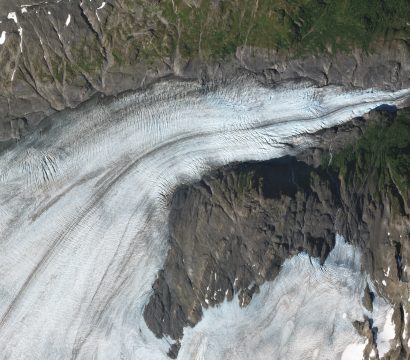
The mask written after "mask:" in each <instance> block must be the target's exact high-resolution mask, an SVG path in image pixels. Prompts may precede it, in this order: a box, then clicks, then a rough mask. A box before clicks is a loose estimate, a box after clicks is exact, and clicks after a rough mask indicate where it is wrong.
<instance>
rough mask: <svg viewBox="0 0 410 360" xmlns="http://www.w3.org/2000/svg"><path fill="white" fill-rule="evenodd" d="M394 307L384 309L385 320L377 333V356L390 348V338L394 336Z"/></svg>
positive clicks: (385, 352)
mask: <svg viewBox="0 0 410 360" xmlns="http://www.w3.org/2000/svg"><path fill="white" fill-rule="evenodd" d="M393 313H394V309H393V308H389V309H388V310H387V311H385V316H386V317H385V321H384V325H383V326H382V327H379V329H381V331H379V332H378V334H377V348H378V350H379V356H380V357H383V356H384V355H385V354H387V352H388V351H389V350H390V348H391V340H393V339H394V338H395V336H396V329H395V327H396V325H395V324H394V321H393Z"/></svg>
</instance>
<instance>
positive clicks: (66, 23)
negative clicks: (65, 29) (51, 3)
mask: <svg viewBox="0 0 410 360" xmlns="http://www.w3.org/2000/svg"><path fill="white" fill-rule="evenodd" d="M70 22H71V15H70V14H68V16H67V20H66V21H65V26H68V25H70Z"/></svg>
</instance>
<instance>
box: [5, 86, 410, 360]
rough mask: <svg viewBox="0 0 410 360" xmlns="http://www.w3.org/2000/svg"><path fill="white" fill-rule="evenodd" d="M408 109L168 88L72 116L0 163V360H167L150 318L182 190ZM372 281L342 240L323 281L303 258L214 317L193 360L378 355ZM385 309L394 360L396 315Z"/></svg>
mask: <svg viewBox="0 0 410 360" xmlns="http://www.w3.org/2000/svg"><path fill="white" fill-rule="evenodd" d="M408 95H410V90H402V91H398V92H382V91H372V90H369V91H350V92H346V91H343V90H342V89H341V88H337V87H324V88H315V87H313V86H310V85H309V84H298V85H296V84H293V85H292V84H289V85H286V86H283V87H281V88H267V87H263V86H261V85H259V84H258V83H256V82H255V81H252V80H249V79H239V80H238V81H236V82H234V83H231V84H230V85H226V86H224V85H221V86H216V87H215V88H213V89H204V88H202V87H201V86H200V85H198V84H197V83H190V82H176V81H167V82H164V83H159V84H156V85H155V86H153V87H152V88H150V89H148V90H146V91H145V92H139V93H135V94H132V95H126V96H123V97H120V98H117V99H110V100H108V99H102V100H94V101H91V102H89V103H88V104H86V105H85V106H83V107H81V108H80V109H78V110H75V111H70V112H63V113H60V114H58V115H57V116H55V117H54V118H53V119H52V121H50V124H49V125H45V126H43V128H42V129H40V130H38V131H37V132H35V133H33V134H32V135H30V136H29V137H27V138H25V139H24V140H22V141H19V142H18V143H16V144H15V145H14V146H12V147H11V148H10V149H9V150H7V151H6V152H3V153H2V154H0V171H1V173H0V349H2V353H1V354H0V357H1V358H4V359H164V358H166V352H167V351H168V348H169V343H170V340H169V339H156V338H155V336H154V335H153V334H152V333H151V332H150V331H149V330H148V328H147V327H146V325H145V322H144V320H143V317H142V312H143V307H144V305H145V303H146V302H147V300H148V298H149V296H150V291H151V284H152V282H153V281H154V279H155V276H156V272H157V270H158V269H160V268H161V266H162V263H163V260H164V258H165V255H166V250H167V215H168V208H167V202H168V199H169V196H170V194H172V191H173V190H174V189H175V187H176V186H178V184H180V183H182V182H189V181H192V180H194V179H198V178H199V177H200V176H201V174H203V173H204V172H205V171H207V170H209V169H211V168H213V167H216V166H220V165H224V164H227V163H229V162H233V161H245V160H265V159H270V158H274V157H278V156H282V155H285V154H287V153H289V152H290V151H291V149H290V147H289V144H292V145H293V146H294V147H301V148H303V146H306V140H305V139H304V136H303V134H306V133H309V132H314V131H317V130H319V129H321V128H323V127H330V126H333V125H336V124H339V123H342V122H346V121H348V120H350V119H351V118H353V117H355V116H359V115H362V114H364V113H365V112H367V111H369V110H370V109H372V108H375V107H377V106H379V105H381V104H391V105H394V104H395V105H397V106H400V104H401V102H402V101H403V100H404V99H405V98H406V96H408ZM366 279H367V276H366V274H363V273H361V272H360V254H358V253H357V251H355V249H354V248H352V246H350V245H346V244H345V243H344V241H343V239H338V241H337V246H336V248H335V249H334V250H333V252H332V253H331V255H330V257H329V258H328V260H327V261H326V263H325V265H324V266H323V267H320V266H319V264H318V263H317V262H315V261H314V260H313V261H310V260H309V259H308V258H307V257H306V256H304V255H300V256H297V257H295V258H292V259H290V260H288V261H287V262H286V263H285V264H284V266H283V270H282V271H281V273H280V274H279V276H278V278H277V279H276V280H275V281H274V282H272V283H269V284H265V285H264V286H263V287H262V289H261V293H260V294H258V295H257V296H255V297H254V299H253V300H252V302H251V304H250V305H249V306H248V308H246V309H240V308H239V305H238V302H237V300H236V299H235V300H234V301H232V302H230V303H228V302H225V303H224V304H222V305H221V306H220V307H218V308H214V309H210V310H208V311H206V312H205V316H204V319H203V321H201V322H200V323H199V324H198V326H196V327H195V328H193V329H186V331H185V336H184V339H183V342H182V347H181V350H180V356H179V358H181V359H212V360H213V359H218V358H220V359H227V358H231V359H240V358H243V359H248V358H250V357H252V358H259V359H266V358H272V359H284V358H291V359H298V358H300V359H306V358H327V357H329V356H330V355H329V354H333V356H336V357H337V356H339V357H343V356H344V357H345V358H346V359H350V358H351V354H354V353H358V352H360V351H362V349H363V348H364V339H362V338H361V337H360V336H359V335H358V334H357V333H356V330H355V329H354V328H353V326H352V325H351V322H352V321H354V320H355V319H362V318H363V315H364V314H366V310H365V309H364V308H363V306H362V305H361V303H360V301H361V300H360V299H361V294H362V292H363V289H364V286H365V284H366ZM376 303H377V304H378V305H377V306H375V310H374V312H375V313H374V314H372V316H373V318H375V319H376V324H377V325H378V327H379V329H384V328H386V332H385V335H384V336H383V335H382V334H380V336H379V338H378V341H380V344H381V345H382V344H383V346H384V347H385V348H387V350H388V348H389V338H390V337H391V336H392V334H391V331H389V321H390V319H389V316H391V312H390V310H389V304H386V303H385V302H384V301H383V300H382V299H377V301H376ZM389 314H390V315H389ZM393 335H394V334H393ZM296 340H297V341H296ZM387 350H386V351H387Z"/></svg>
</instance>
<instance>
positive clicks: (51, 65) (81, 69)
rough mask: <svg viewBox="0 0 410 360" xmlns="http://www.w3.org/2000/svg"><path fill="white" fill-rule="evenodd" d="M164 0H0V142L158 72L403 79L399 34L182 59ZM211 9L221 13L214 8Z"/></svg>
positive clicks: (402, 83)
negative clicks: (361, 43)
mask: <svg viewBox="0 0 410 360" xmlns="http://www.w3.org/2000/svg"><path fill="white" fill-rule="evenodd" d="M164 3H166V2H164ZM164 3H162V2H156V1H141V2H137V1H135V2H129V1H104V2H97V1H79V0H76V1H74V0H73V1H63V2H62V1H48V2H40V3H38V2H34V1H26V2H24V4H21V2H17V3H16V2H12V1H6V0H2V1H1V2H0V11H1V13H0V21H1V25H0V36H3V38H0V39H1V40H0V42H1V44H0V69H1V70H0V112H1V116H0V141H6V140H9V139H12V138H19V137H20V136H22V135H24V134H25V133H26V132H27V131H30V129H31V128H33V127H34V126H35V125H36V124H37V123H38V122H39V121H40V120H42V119H43V118H45V117H47V116H48V115H50V114H51V113H53V112H55V111H60V110H62V109H64V108H68V107H75V106H77V105H78V104H80V103H81V102H83V101H85V100H87V99H89V98H90V97H91V96H92V95H93V94H95V93H97V92H100V93H103V94H107V95H115V94H118V93H120V92H122V91H125V90H131V89H137V88H140V87H143V86H145V85H147V84H149V83H152V82H154V81H156V80H158V79H160V78H163V77H165V76H179V77H182V78H189V79H198V80H200V81H214V80H217V81H220V80H224V79H229V78H231V77H233V76H236V75H237V73H238V72H239V71H243V70H244V69H245V70H247V71H251V72H254V73H257V74H258V75H259V76H260V78H261V79H262V80H263V81H266V82H267V83H277V82H280V81H284V80H290V79H301V78H304V79H310V80H312V81H314V82H316V83H317V84H318V85H321V86H323V85H327V84H343V85H346V86H357V87H386V88H395V89H397V88H405V87H409V86H410V61H409V59H410V57H409V48H408V43H407V42H406V36H405V35H400V36H399V35H398V36H396V37H395V38H393V39H392V40H391V41H390V40H389V41H386V43H383V44H380V45H378V46H376V47H374V48H372V49H371V51H370V52H369V53H367V52H366V51H364V50H353V51H349V52H347V53H342V52H335V53H332V52H327V53H322V55H320V56H318V55H309V54H306V55H303V56H302V55H298V56H296V55H295V54H293V53H292V51H289V52H285V51H281V52H278V51H277V50H276V49H273V48H269V47H267V48H262V47H258V46H257V44H254V45H252V46H249V45H243V46H238V47H236V52H235V51H233V52H232V53H230V54H228V55H226V56H225V57H224V59H223V61H221V60H218V59H216V58H212V57H210V56H205V55H203V54H202V53H203V51H201V49H197V52H198V54H197V55H196V56H195V57H194V56H189V54H185V53H183V52H182V49H180V48H179V47H178V44H177V45H175V44H176V43H177V42H178V39H179V36H180V33H179V31H180V29H179V26H178V23H177V21H176V20H175V21H174V22H173V23H172V22H171V20H170V19H171V18H172V19H173V17H172V16H173V15H172V16H171V15H169V14H168V15H169V17H167V14H165V12H166V10H167V8H166V4H165V5H164ZM188 5H189V6H197V4H196V2H195V4H188ZM164 6H165V8H164ZM181 6H182V5H181ZM231 6H233V5H231ZM168 10H169V9H168ZM174 10H175V9H174ZM215 11H216V16H221V17H223V15H221V14H220V13H219V12H221V11H222V10H218V9H217V10H215ZM260 11H262V10H260ZM195 26H197V25H195ZM194 30H195V29H192V31H194ZM185 31H186V30H185ZM189 31H191V30H189ZM3 34H4V35H3ZM404 34H407V32H405V33H404ZM196 45H197V46H199V47H200V45H201V44H200V43H199V44H196ZM211 50H212V48H211Z"/></svg>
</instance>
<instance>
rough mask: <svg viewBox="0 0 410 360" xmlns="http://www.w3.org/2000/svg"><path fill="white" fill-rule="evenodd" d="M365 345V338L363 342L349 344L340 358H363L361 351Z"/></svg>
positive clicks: (346, 359) (348, 359)
mask: <svg viewBox="0 0 410 360" xmlns="http://www.w3.org/2000/svg"><path fill="white" fill-rule="evenodd" d="M366 346H367V340H366V341H365V342H364V343H359V344H349V345H348V346H347V347H346V349H345V350H344V351H343V354H342V358H341V360H359V359H363V352H364V349H365V348H366Z"/></svg>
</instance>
